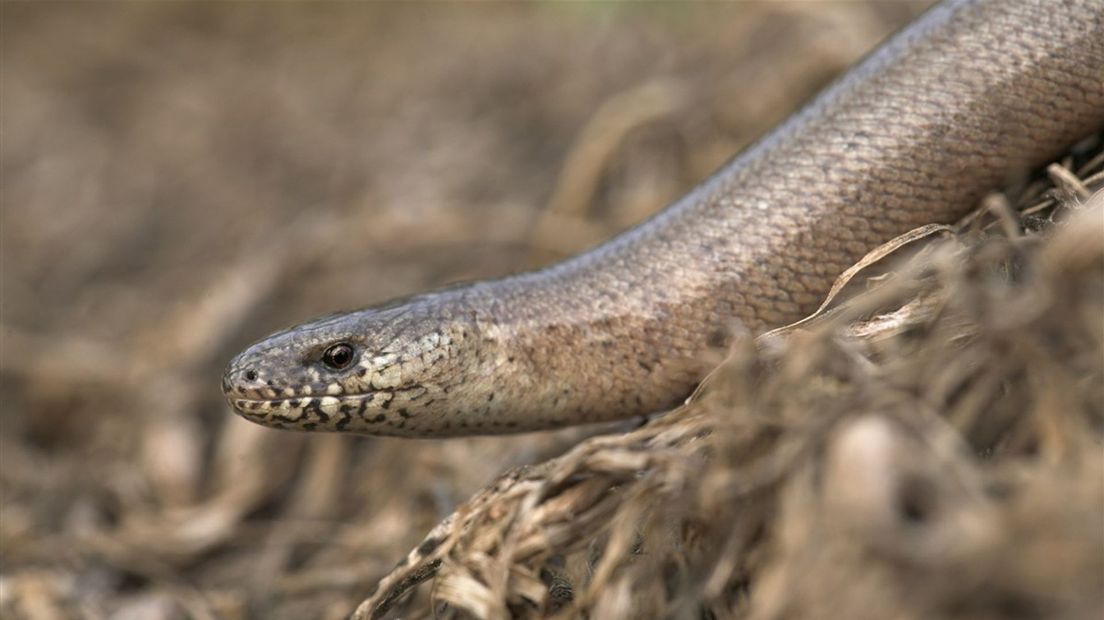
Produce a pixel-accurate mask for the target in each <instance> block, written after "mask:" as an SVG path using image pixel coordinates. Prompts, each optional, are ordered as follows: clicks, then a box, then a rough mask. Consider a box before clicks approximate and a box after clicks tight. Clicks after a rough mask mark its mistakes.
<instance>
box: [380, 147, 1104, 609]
mask: <svg viewBox="0 0 1104 620" xmlns="http://www.w3.org/2000/svg"><path fill="white" fill-rule="evenodd" d="M1093 146H1094V148H1095V153H1096V157H1095V160H1094V161H1091V162H1089V163H1088V165H1087V166H1086V167H1085V168H1084V169H1083V170H1082V176H1087V177H1090V179H1089V182H1088V184H1087V186H1086V184H1081V183H1079V182H1077V180H1076V177H1074V176H1073V175H1071V174H1070V172H1069V170H1068V169H1066V168H1063V167H1057V166H1055V167H1052V169H1051V176H1052V177H1053V178H1054V180H1055V181H1057V183H1058V184H1059V186H1060V188H1059V189H1051V190H1049V192H1050V193H1049V196H1050V197H1049V198H1047V199H1045V200H1042V201H1038V202H1036V201H1031V202H1034V203H1035V204H1030V205H1027V204H1021V205H1020V208H1019V209H1016V211H1015V212H1016V213H1017V214H1016V215H1014V214H1013V213H1014V211H1013V210H1012V209H1010V208H1009V206H1008V205H1009V203H1008V202H1007V201H1006V200H1004V199H1003V198H1002V197H994V198H992V199H990V200H989V201H988V202H987V204H986V206H983V207H982V209H981V210H979V212H977V213H975V214H974V215H972V216H971V217H969V218H967V220H966V221H965V222H964V223H963V224H961V225H960V226H959V227H957V229H956V232H957V234H956V235H955V237H954V239H953V240H951V241H944V242H939V243H935V244H932V245H928V246H927V247H925V248H924V249H923V250H922V251H921V252H920V255H919V256H917V257H914V258H913V259H912V260H911V261H910V262H907V263H906V264H904V265H903V266H902V265H898V266H897V267H896V268H895V269H893V270H891V272H890V275H889V276H888V277H880V278H878V280H879V282H878V284H876V285H874V289H873V290H871V291H870V292H868V293H866V294H863V295H860V296H858V297H856V298H854V299H849V300H847V301H845V302H843V303H842V304H839V305H837V306H836V307H834V308H832V309H831V310H829V311H828V312H826V313H824V314H822V315H821V316H819V317H817V318H815V319H813V320H812V321H803V322H802V324H801V326H800V327H790V328H785V329H782V330H776V331H775V332H772V333H771V334H767V335H764V336H763V337H761V338H759V339H757V340H755V341H752V340H750V339H745V340H744V341H742V342H740V343H738V344H737V345H736V346H735V347H734V348H733V350H732V351H731V352H730V354H729V356H728V359H727V360H726V361H725V362H724V364H723V365H722V366H720V367H719V368H718V370H717V371H716V372H715V373H714V374H713V375H712V377H711V379H710V381H709V382H707V385H706V387H705V388H704V389H703V390H701V391H700V392H699V394H697V395H696V398H694V399H693V400H692V402H690V403H688V404H687V405H685V406H684V407H682V408H681V409H679V410H677V411H675V412H672V413H671V414H669V415H667V416H665V417H663V418H660V419H658V420H655V421H653V422H652V423H650V424H648V425H646V426H644V427H643V428H641V429H639V430H636V431H632V432H629V433H626V434H621V435H610V436H603V437H597V438H594V439H591V440H588V441H586V442H584V443H582V444H581V445H580V446H578V447H577V448H575V449H573V450H572V451H570V452H569V453H567V454H566V455H564V456H563V457H560V458H557V459H554V460H551V461H548V462H546V463H543V464H542V465H540V466H537V467H531V468H525V469H521V470H518V471H516V472H514V473H511V474H509V475H506V476H504V477H503V478H502V479H500V480H499V481H498V482H497V483H496V484H495V485H493V486H492V487H490V488H488V489H486V490H485V491H484V492H483V493H481V494H480V495H478V496H476V497H475V498H474V499H473V500H472V501H470V502H469V503H468V504H466V505H464V506H462V507H461V508H460V510H459V511H458V512H457V513H456V514H455V515H453V516H452V517H450V518H449V519H448V520H446V521H445V522H444V523H443V524H442V525H441V526H439V527H438V528H437V529H436V530H434V531H433V532H432V533H431V534H430V536H429V537H428V538H427V539H426V541H425V542H424V543H423V545H422V546H420V547H419V548H418V549H417V550H416V551H414V552H412V554H411V555H410V556H409V557H408V558H407V560H406V561H404V562H403V563H402V564H400V566H399V567H398V568H397V569H396V571H395V572H394V573H393V574H392V575H391V576H390V577H388V578H387V579H386V580H384V582H383V584H382V586H383V588H382V590H381V591H379V592H377V593H375V594H374V595H373V597H372V598H370V599H369V600H367V601H366V602H365V603H364V604H363V605H362V606H361V608H360V610H359V611H358V617H361V618H375V617H381V616H382V615H384V614H385V613H386V612H387V611H388V610H389V609H390V608H391V606H392V605H393V604H394V603H395V602H396V601H398V600H400V599H401V598H402V596H403V595H407V594H408V591H409V590H410V588H411V587H413V586H415V585H417V584H418V583H419V582H421V581H424V580H428V579H429V578H430V577H432V578H433V581H432V588H427V587H426V588H423V589H424V590H428V592H423V593H422V594H423V597H425V596H428V597H429V601H427V600H425V599H424V598H423V599H422V600H417V599H415V600H416V602H415V603H413V606H412V607H411V608H410V610H408V613H409V614H410V615H412V616H415V617H417V616H421V615H423V614H426V615H428V613H427V610H429V609H434V608H435V609H437V613H436V614H435V617H452V616H455V615H458V616H459V617H466V615H470V616H473V617H477V618H502V617H508V616H515V615H523V616H557V617H577V616H583V615H586V616H587V617H596V618H640V617H702V616H703V614H704V615H705V616H706V617H716V618H755V619H768V618H790V617H817V618H819V617H833V618H835V617H839V618H870V619H875V618H887V617H894V618H909V619H913V618H916V619H920V618H1097V617H1099V616H1100V613H1101V611H1104V528H1101V523H1104V459H1102V453H1101V431H1102V430H1104V394H1102V393H1101V386H1102V385H1104V320H1102V318H1101V317H1104V192H1102V191H1100V189H1101V188H1102V187H1104V170H1102V169H1101V168H1104V151H1102V150H1101V149H1100V146H1099V144H1094V145H1093ZM1094 190H1095V191H1097V193H1096V195H1095V197H1094V198H1091V199H1090V196H1091V195H1092V192H1093V191H1094ZM1033 194H1034V191H1032V192H1029V194H1028V195H1029V196H1030V195H1033ZM1055 197H1059V198H1057V199H1055ZM1055 205H1057V208H1056V206H1055ZM1021 212H1022V213H1029V214H1031V215H1026V216H1023V217H1026V218H1028V220H1031V221H1035V222H1036V223H1038V222H1039V221H1040V220H1038V219H1037V218H1040V216H1045V217H1046V218H1047V219H1046V222H1047V224H1045V225H1044V227H1045V228H1048V229H1049V227H1050V226H1051V222H1052V221H1054V220H1060V221H1062V223H1061V224H1059V225H1058V226H1057V230H1048V232H1047V233H1046V234H1039V233H1029V234H1024V233H1023V232H1021V231H1022V230H1023V222H1022V221H1021V220H1020V217H1021V216H1020V215H1019V213H1021ZM1004 232H1011V233H1012V235H1011V236H1007V235H1005V234H1003V233H1004ZM906 237H908V238H911V239H913V241H916V240H917V238H918V237H919V236H918V235H908V236H906ZM887 245H889V246H891V247H901V244H887ZM883 254H884V253H883V252H878V251H876V252H872V253H871V257H881V256H882V255H883ZM865 266H866V267H870V266H871V265H865ZM864 276H865V273H864V272H863V271H861V270H860V271H858V275H857V276H855V277H864ZM444 604H447V607H444V606H442V605H444Z"/></svg>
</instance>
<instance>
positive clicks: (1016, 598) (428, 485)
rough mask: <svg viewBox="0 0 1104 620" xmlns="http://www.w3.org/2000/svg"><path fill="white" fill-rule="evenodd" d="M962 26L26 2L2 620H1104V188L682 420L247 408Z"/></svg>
mask: <svg viewBox="0 0 1104 620" xmlns="http://www.w3.org/2000/svg"><path fill="white" fill-rule="evenodd" d="M920 4H923V3H922V2H921V3H916V4H905V3H837V4H824V3H773V4H771V3H763V4H743V3H731V4H722V3H716V4H710V3H702V4H693V5H677V6H676V5H675V4H673V3H671V4H666V3H656V4H652V3H648V4H643V5H629V4H625V5H621V4H616V5H615V4H613V3H608V4H602V5H600V6H599V7H598V8H596V7H593V6H591V7H582V8H580V5H577V4H568V3H530V4H526V5H517V6H515V5H512V4H511V5H507V4H503V3H488V4H481V5H477V8H471V7H468V8H466V9H464V10H460V9H457V8H453V7H450V6H446V5H443V4H415V5H413V6H400V5H398V4H386V5H383V4H380V5H369V4H366V3H365V4H360V3H323V4H321V5H318V4H316V3H274V4H264V3H85V4H79V5H64V4H62V3H18V4H14V3H7V4H5V6H4V8H3V11H4V19H3V20H2V21H0V28H2V29H3V36H2V37H0V47H2V52H3V53H2V58H3V62H2V63H0V80H2V84H0V98H2V104H3V105H0V119H2V123H3V127H2V131H0V138H2V140H0V151H2V160H0V172H2V175H3V179H4V181H3V183H2V184H0V193H2V202H3V210H2V211H0V219H2V222H0V223H2V226H0V254H2V257H3V260H2V262H0V267H2V270H3V274H2V275H3V277H2V285H3V300H2V311H3V313H2V316H0V339H2V340H0V362H2V363H0V390H2V398H0V617H3V618H9V617H11V618H30V619H34V620H38V619H44V620H45V619H53V618H68V617H80V618H102V617H111V618H124V619H126V618H143V619H154V620H157V619H166V620H169V619H176V618H182V617H192V618H228V619H237V618H276V619H279V618H342V617H347V616H348V614H349V613H350V612H351V611H352V610H354V609H356V608H357V606H358V604H360V603H361V601H365V602H364V603H363V604H361V606H360V611H359V612H357V613H358V615H360V616H362V617H371V616H373V615H380V616H395V617H398V616H401V617H431V616H434V617H449V616H462V615H470V616H475V617H485V618H497V617H504V616H509V615H516V616H522V617H538V616H556V615H559V616H560V617H574V616H577V615H580V614H587V615H589V617H591V618H614V617H619V616H620V617H655V616H660V615H666V616H679V617H691V616H692V617H717V618H722V617H747V618H781V617H817V618H823V617H831V616H836V617H856V618H864V617H865V618H883V617H898V618H923V617H932V618H935V617H948V616H950V617H963V618H965V617H970V618H1015V619H1018V620H1019V619H1026V618H1053V617H1065V618H1080V617H1098V616H1099V611H1100V608H1101V605H1102V603H1101V597H1102V594H1101V593H1102V591H1104V569H1102V566H1101V562H1102V561H1104V560H1102V559H1101V558H1102V557H1104V550H1102V547H1101V536H1102V534H1101V531H1100V530H1101V528H1100V527H1099V524H1100V522H1101V519H1102V515H1101V506H1102V503H1104V499H1102V495H1104V490H1102V488H1101V487H1102V485H1104V473H1102V470H1101V467H1102V465H1104V464H1102V463H1101V462H1100V460H1101V456H1100V455H1101V445H1100V444H1101V427H1102V416H1104V414H1102V409H1104V404H1102V402H1104V395H1102V394H1101V390H1102V386H1104V381H1102V374H1104V371H1102V370H1101V364H1102V363H1104V362H1102V359H1101V358H1102V353H1101V352H1102V350H1104V345H1102V342H1104V335H1102V331H1101V330H1102V329H1104V326H1102V325H1101V320H1100V317H1101V316H1102V314H1104V292H1102V290H1101V287H1102V278H1104V273H1102V271H1104V266H1102V265H1104V239H1102V238H1101V235H1102V234H1104V231H1102V230H1101V228H1102V227H1101V224H1102V220H1101V218H1102V217H1104V215H1102V214H1101V212H1100V210H1099V209H1100V208H1099V207H1096V208H1095V209H1096V210H1093V208H1092V207H1089V206H1086V205H1087V203H1088V202H1090V201H1089V193H1090V192H1091V191H1094V190H1097V189H1098V188H1099V187H1100V184H1101V178H1100V174H1099V170H1100V165H1101V164H1100V156H1099V154H1097V155H1095V157H1096V158H1095V159H1093V157H1094V155H1093V154H1092V153H1087V152H1086V153H1082V154H1079V156H1078V157H1077V158H1076V159H1075V160H1070V161H1067V162H1063V166H1060V167H1057V168H1053V169H1052V170H1051V171H1050V174H1049V177H1048V178H1050V179H1054V180H1055V181H1056V183H1057V190H1055V191H1053V192H1052V194H1053V198H1049V197H1044V192H1045V189H1044V187H1043V185H1040V184H1035V185H1032V186H1029V187H1027V188H1024V189H1023V191H1022V192H1018V193H1017V197H1016V198H1014V199H1010V200H1009V201H1001V200H1000V199H993V200H991V201H989V202H988V203H987V204H986V205H985V209H984V210H983V211H982V212H979V214H978V215H977V216H976V217H975V218H973V219H971V220H970V221H968V222H966V223H965V224H964V225H963V227H962V228H961V230H956V231H954V233H955V234H953V235H952V231H948V230H945V229H932V230H927V231H922V232H923V233H924V234H918V235H916V236H917V237H923V238H921V239H917V240H915V243H909V244H907V247H904V248H902V249H901V251H899V252H895V253H893V256H892V257H889V258H887V259H886V260H883V261H879V262H878V264H876V265H871V266H869V267H867V268H866V269H864V270H863V271H862V272H861V273H859V274H858V276H857V277H856V278H854V279H853V280H852V284H851V286H849V287H847V288H846V289H845V290H843V291H841V292H840V294H839V295H838V296H837V297H836V303H835V304H834V305H833V306H832V307H831V308H828V309H827V311H826V312H825V313H824V314H823V315H822V316H819V317H818V318H817V319H815V320H814V321H812V322H810V323H808V324H803V325H800V326H797V327H796V328H794V329H791V330H789V331H786V332H782V333H776V334H773V335H770V336H765V337H763V338H760V339H759V340H758V341H751V340H745V341H743V344H742V345H741V346H738V347H736V348H735V349H734V350H732V351H729V352H717V361H718V363H719V364H720V363H721V362H722V361H723V362H724V363H723V365H722V366H721V369H720V370H719V371H718V372H717V373H716V374H715V375H714V376H713V378H712V379H711V382H710V387H709V389H708V390H705V391H703V392H702V393H701V394H700V395H699V396H698V397H697V398H696V399H695V401H694V402H693V403H692V404H690V405H688V406H686V407H684V408H682V409H681V410H679V411H676V412H673V413H672V414H670V415H668V416H665V417H661V418H658V419H655V420H652V421H650V422H649V423H647V424H642V421H633V422H630V423H627V424H622V425H615V426H613V427H599V428H590V429H576V430H570V431H565V432H560V433H546V434H530V435H524V436H516V437H506V438H501V437H500V438H471V439H464V440H450V441H433V442H430V441H422V442H411V441H399V440H374V439H363V438H352V437H343V436H318V435H305V434H293V433H282V432H277V431H271V430H268V429H263V428H260V427H256V426H252V425H250V424H248V423H246V422H244V421H242V420H240V419H237V418H235V417H233V416H231V415H230V414H229V412H228V410H227V407H226V405H225V404H224V403H223V402H222V400H221V397H220V395H219V393H218V388H217V386H218V376H219V373H220V372H221V369H222V367H223V365H224V364H225V362H226V360H227V359H229V357H230V356H231V355H232V354H233V353H235V352H236V351H238V350H240V349H241V347H242V346H244V345H246V344H247V343H248V342H249V341H251V340H254V339H256V338H258V337H260V336H262V335H264V334H265V333H267V332H269V331H272V330H274V329H277V328H279V327H281V326H283V325H286V324H289V323H292V322H295V321H298V320H301V319H303V318H305V317H308V316H311V315H317V314H321V313H325V312H330V311H333V310H334V309H337V308H342V307H355V306H360V305H364V304H367V303H372V302H376V301H383V300H385V299H387V298H389V297H393V296H398V295H403V294H407V293H410V292H414V291H417V290H424V289H427V288H431V287H434V286H439V285H442V284H446V283H449V282H453V281H457V280H464V279H472V278H480V277H493V276H496V275H501V274H503V273H507V272H510V271H517V270H519V269H522V268H524V267H525V266H529V265H532V264H534V262H543V261H546V260H551V259H554V258H556V257H559V256H563V255H565V254H570V253H572V252H575V251H578V250H579V249H582V248H583V247H585V246H586V245H588V244H590V243H592V242H594V241H597V240H599V239H602V238H605V237H607V236H608V235H610V234H612V232H614V231H616V230H618V229H620V228H623V227H624V226H625V225H627V224H628V223H631V222H633V221H637V220H638V219H640V218H641V217H643V215H644V214H646V213H648V212H651V211H653V210H655V209H656V208H659V207H661V206H662V205H663V204H664V203H665V202H666V201H668V200H670V199H671V198H672V197H674V196H677V195H678V194H679V193H681V192H682V191H684V190H685V189H687V188H688V187H689V186H690V185H692V184H693V183H694V182H696V181H697V180H699V179H700V178H702V177H703V176H704V175H706V174H707V173H708V172H709V171H710V170H711V169H712V168H714V167H715V166H717V165H718V164H719V163H721V161H723V160H724V159H725V158H726V157H727V156H728V155H730V154H731V153H732V152H734V151H736V150H737V149H738V148H739V147H740V146H741V145H743V144H746V142H747V141H748V140H750V139H752V138H754V137H755V136H756V135H758V134H759V133H761V132H762V131H764V130H766V129H767V128H769V127H770V126H771V125H772V124H774V123H775V122H777V121H778V120H779V117H780V116H782V115H784V114H785V113H786V111H788V110H790V109H793V108H794V107H795V106H796V105H798V104H799V103H800V101H801V100H803V99H804V98H806V97H807V96H809V95H810V94H812V93H813V92H815V91H816V90H817V88H818V87H819V86H821V85H823V84H824V83H825V82H826V81H827V80H829V79H830V78H831V77H832V76H833V75H835V74H836V73H838V72H839V71H840V70H842V69H844V68H845V67H846V66H848V65H849V64H850V63H852V62H853V61H854V60H855V59H856V58H857V57H858V56H859V55H860V54H861V53H863V51H865V50H866V49H867V48H868V47H869V46H870V45H872V44H873V43H874V42H875V41H877V40H878V39H879V38H881V37H882V36H884V35H885V34H886V33H887V32H889V31H891V30H892V29H893V28H894V27H896V26H899V25H900V24H903V23H904V22H906V21H908V20H909V19H910V18H911V17H912V16H913V15H915V14H916V12H917V11H918V10H919V9H920V8H921V7H920V6H919V5H920ZM426 41H432V42H433V45H426V43H425V42H426ZM519 50H524V53H520V52H519ZM748 84H754V85H755V93H754V94H755V96H753V97H749V96H748V89H747V85H748ZM1086 148H1096V149H1097V151H1096V153H1098V152H1099V146H1096V147H1092V146H1091V145H1089V146H1088V147H1086ZM504 162H509V164H508V165H507V164H505V163H504ZM1074 176H1080V177H1081V178H1082V179H1084V180H1083V181H1076V180H1074V179H1073V178H1072V177H1074ZM1047 196H1050V194H1047ZM1097 200H1099V196H1098V197H1097ZM1058 202H1060V203H1061V204H1062V205H1063V206H1061V207H1056V204H1057V203H1058ZM1009 205H1015V207H1016V208H1017V209H1019V213H1020V214H1019V215H1013V212H1014V211H1015V209H1013V208H1012V207H1011V206H1009ZM1021 207H1022V209H1021ZM1051 219H1054V220H1056V221H1059V222H1061V223H1060V224H1058V225H1056V226H1052V225H1051V223H1050V220H1051ZM488 222H492V223H493V225H488ZM947 238H952V239H950V240H948V239H947ZM936 241H938V243H934V242H936ZM920 246H924V247H925V248H928V249H925V250H921V251H924V252H927V254H926V255H925V256H923V257H922V259H921V262H920V263H919V264H921V265H923V267H922V268H917V267H909V266H905V267H900V266H899V264H898V263H895V265H897V266H896V268H895V269H894V270H892V271H890V272H887V274H881V275H878V276H876V277H873V276H872V275H871V274H872V270H876V269H881V268H882V267H883V266H884V265H888V264H889V263H890V262H891V261H894V260H895V259H897V258H898V257H899V256H900V255H901V253H902V252H910V251H917V248H918V247H920ZM890 273H891V274H892V275H888V274H890ZM871 282H883V285H882V286H880V287H878V288H877V289H876V290H875V291H873V292H872V293H871V294H868V295H864V296H856V295H855V292H856V291H855V290H853V289H855V288H858V289H865V288H868V284H869V283H871ZM726 358H727V359H726ZM588 437H589V438H590V439H587V438H588ZM584 440H585V441H584ZM511 468H512V469H511ZM503 471H510V473H509V474H506V475H501V472H503ZM492 480H496V482H494V483H492V484H491V485H490V486H488V481H492ZM480 489H483V490H482V491H481V490H480ZM449 515H453V516H451V517H450V516H449ZM442 521H443V523H442ZM438 524H439V525H438ZM435 526H436V527H435ZM426 532H431V534H430V535H429V536H428V537H426ZM411 549H417V551H415V552H413V553H411V554H410V555H409V556H407V559H406V560H405V561H403V562H401V563H400V564H399V566H395V562H396V560H398V559H399V558H402V557H404V555H406V554H407V552H408V551H409V550H411ZM365 599H367V600H365Z"/></svg>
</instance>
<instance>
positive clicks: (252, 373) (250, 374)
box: [245, 368, 257, 381]
mask: <svg viewBox="0 0 1104 620" xmlns="http://www.w3.org/2000/svg"><path fill="white" fill-rule="evenodd" d="M245 380H246V381H256V380H257V371H256V370H253V369H252V368H250V369H249V370H247V371H245Z"/></svg>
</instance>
